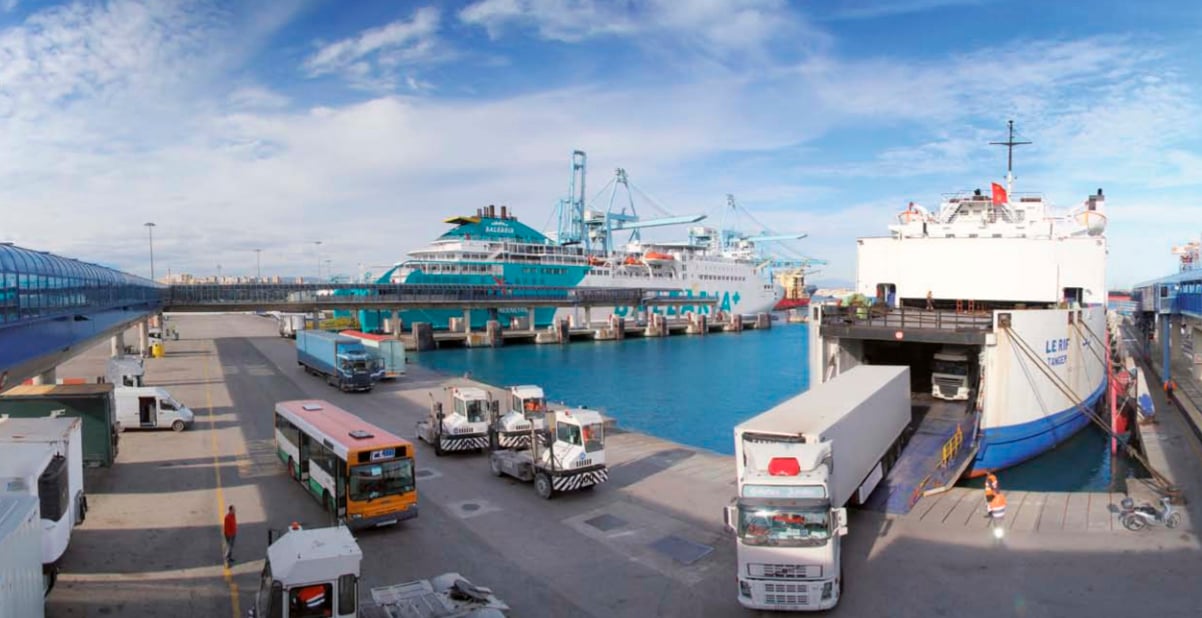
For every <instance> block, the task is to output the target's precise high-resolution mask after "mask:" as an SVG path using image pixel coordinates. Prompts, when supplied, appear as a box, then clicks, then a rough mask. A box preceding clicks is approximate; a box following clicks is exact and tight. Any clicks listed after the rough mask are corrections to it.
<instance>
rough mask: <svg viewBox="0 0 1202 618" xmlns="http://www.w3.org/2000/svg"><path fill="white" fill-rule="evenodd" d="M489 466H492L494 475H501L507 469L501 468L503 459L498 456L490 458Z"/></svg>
mask: <svg viewBox="0 0 1202 618" xmlns="http://www.w3.org/2000/svg"><path fill="white" fill-rule="evenodd" d="M488 467H490V468H492V475H493V476H501V475H502V474H504V473H505V471H504V470H502V469H501V460H500V459H498V458H496V457H489V458H488Z"/></svg>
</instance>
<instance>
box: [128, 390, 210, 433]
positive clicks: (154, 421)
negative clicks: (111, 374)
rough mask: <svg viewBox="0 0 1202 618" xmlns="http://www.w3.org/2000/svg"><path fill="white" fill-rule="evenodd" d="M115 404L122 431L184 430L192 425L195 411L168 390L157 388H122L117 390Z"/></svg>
mask: <svg viewBox="0 0 1202 618" xmlns="http://www.w3.org/2000/svg"><path fill="white" fill-rule="evenodd" d="M113 404H114V407H115V408H116V411H117V425H118V427H119V429H120V430H121V431H125V430H126V429H129V428H140V429H157V428H165V427H170V428H171V429H174V430H175V431H183V430H184V429H185V428H187V427H191V426H192V421H193V418H194V417H193V414H192V410H189V409H188V407H187V406H185V405H184V404H182V403H180V402H178V401H176V400H175V399H173V398H172V397H171V394H170V393H168V392H167V391H165V390H163V389H161V388H158V387H155V386H142V387H136V388H134V387H121V386H118V387H116V388H115V389H114V390H113Z"/></svg>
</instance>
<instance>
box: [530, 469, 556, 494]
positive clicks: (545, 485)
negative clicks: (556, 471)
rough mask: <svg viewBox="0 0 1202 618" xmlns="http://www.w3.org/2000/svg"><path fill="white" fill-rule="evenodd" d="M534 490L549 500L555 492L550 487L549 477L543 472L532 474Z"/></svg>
mask: <svg viewBox="0 0 1202 618" xmlns="http://www.w3.org/2000/svg"><path fill="white" fill-rule="evenodd" d="M534 492H535V493H537V494H538V496H539V497H540V498H542V499H543V500H550V499H551V496H553V495H554V494H555V490H554V489H553V488H552V487H551V477H549V476H547V474H546V473H545V472H539V473H538V474H535V475H534Z"/></svg>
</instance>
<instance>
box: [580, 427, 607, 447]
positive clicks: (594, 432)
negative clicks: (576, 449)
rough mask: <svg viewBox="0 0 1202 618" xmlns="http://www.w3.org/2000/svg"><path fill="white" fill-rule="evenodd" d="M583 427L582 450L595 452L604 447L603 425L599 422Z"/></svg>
mask: <svg viewBox="0 0 1202 618" xmlns="http://www.w3.org/2000/svg"><path fill="white" fill-rule="evenodd" d="M583 429H584V451H585V452H586V453H596V452H597V451H600V450H604V449H605V427H604V426H603V425H602V424H601V423H590V424H588V425H585V426H584V427H583Z"/></svg>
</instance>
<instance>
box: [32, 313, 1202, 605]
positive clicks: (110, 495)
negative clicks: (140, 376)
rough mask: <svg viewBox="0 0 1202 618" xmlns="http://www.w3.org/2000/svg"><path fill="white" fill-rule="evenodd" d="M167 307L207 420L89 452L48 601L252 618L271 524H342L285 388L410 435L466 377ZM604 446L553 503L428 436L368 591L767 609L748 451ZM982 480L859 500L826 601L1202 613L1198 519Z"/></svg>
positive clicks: (1187, 464) (168, 363)
mask: <svg viewBox="0 0 1202 618" xmlns="http://www.w3.org/2000/svg"><path fill="white" fill-rule="evenodd" d="M169 318H170V323H171V325H172V326H174V327H176V328H177V329H178V330H179V332H180V334H181V339H180V340H179V341H170V342H167V355H166V357H165V358H161V359H148V360H147V361H146V366H147V382H148V383H149V384H151V385H158V386H163V387H164V388H167V389H168V390H170V391H171V392H172V394H173V395H174V396H175V397H176V398H177V399H179V400H181V401H182V402H183V403H185V404H186V405H188V406H189V407H191V408H192V409H193V410H194V411H195V412H196V413H197V416H198V418H197V421H198V422H197V425H196V426H195V427H194V428H193V429H191V430H189V431H185V432H183V433H178V434H177V433H173V432H170V431H166V432H161V431H148V432H135V431H127V432H125V433H124V434H122V436H121V445H120V454H119V455H118V457H117V461H116V464H115V465H114V466H113V467H112V468H108V469H96V470H89V471H88V473H87V475H86V489H87V491H88V493H89V501H90V504H91V510H90V512H89V516H88V519H87V521H86V522H84V524H83V525H81V526H80V527H78V528H77V529H76V530H75V532H74V534H73V537H72V541H71V545H70V547H69V548H68V550H67V554H66V555H65V557H64V560H63V564H62V568H63V574H62V576H61V577H60V581H59V585H58V586H57V587H56V588H55V590H54V591H53V592H52V593H51V595H50V597H49V599H48V601H47V615H48V616H50V617H60V616H75V617H82V616H89V617H90V616H108V615H112V616H133V617H141V616H164V615H170V616H176V617H186V616H198V617H199V616H204V617H210V616H232V617H234V618H242V617H243V616H245V613H246V609H247V608H249V607H250V605H251V603H252V600H253V595H254V591H255V589H256V588H257V585H258V579H259V572H260V570H261V569H262V566H263V562H262V558H263V555H264V553H265V549H266V541H267V530H268V529H269V528H277V529H278V528H283V527H285V526H287V525H288V524H289V523H290V522H293V521H298V522H301V523H302V524H304V525H308V526H320V525H327V524H328V523H329V522H328V519H327V517H326V516H325V515H324V514H323V512H322V509H321V508H320V506H319V505H318V504H317V503H316V501H314V500H312V499H311V498H309V497H308V494H306V493H305V492H304V491H303V490H302V489H301V488H300V487H299V486H297V485H296V483H295V482H294V481H292V480H291V479H290V478H288V477H287V476H286V474H285V471H284V469H283V466H282V465H281V464H279V462H278V460H276V459H275V456H274V449H273V446H272V421H271V416H272V409H273V406H274V403H275V402H276V401H281V400H287V399H302V398H320V399H326V400H329V401H331V402H333V403H335V404H336V405H339V406H341V407H344V408H346V409H348V410H351V411H353V412H355V413H356V414H359V415H360V416H362V417H364V418H366V419H367V420H369V421H371V422H373V423H376V424H378V425H380V426H382V427H384V428H385V429H388V430H389V431H393V432H395V433H398V434H400V435H402V436H404V437H407V438H410V439H413V437H414V433H413V428H414V424H415V422H416V421H417V420H418V419H419V418H421V417H422V416H424V415H425V414H426V411H427V406H428V405H429V397H428V395H427V393H428V392H436V391H438V390H440V389H441V388H442V386H444V385H446V384H449V383H451V382H453V381H454V380H456V378H451V377H448V376H444V375H440V374H437V373H434V372H432V371H429V370H426V369H423V368H422V367H421V366H420V361H419V362H418V363H415V364H411V365H409V372H408V374H407V375H406V376H405V377H404V378H402V379H401V380H399V381H397V382H396V383H393V384H387V383H386V384H381V385H380V386H378V387H377V388H376V389H375V390H374V391H373V392H371V393H365V394H345V393H340V392H338V391H336V390H335V389H332V388H330V387H328V386H326V385H325V383H324V382H323V381H322V380H320V379H318V378H316V377H313V376H309V375H307V374H305V373H304V372H303V371H302V370H301V369H300V368H299V367H298V366H297V364H296V356H295V349H294V344H293V342H292V341H290V340H287V339H281V338H280V337H278V336H277V334H276V325H275V322H274V321H273V320H271V319H269V318H264V317H258V316H253V315H187V316H182V315H181V316H169ZM107 352H108V346H107V344H106V345H103V346H97V348H95V349H93V350H90V351H88V352H87V353H85V354H83V355H81V356H80V357H78V358H76V359H74V360H72V361H71V362H69V363H67V364H66V365H64V366H63V367H60V369H59V372H58V375H59V376H60V377H75V376H79V377H88V376H96V375H102V374H103V369H104V361H105V357H106V355H107ZM430 353H434V354H455V353H461V352H460V351H456V350H446V351H438V352H430ZM458 379H459V380H462V378H458ZM681 379H688V378H687V376H682V378H681ZM548 395H549V397H551V398H552V399H554V398H555V394H554V393H549V394H548ZM569 403H570V402H569ZM1177 442H1178V443H1180V444H1179V445H1178V446H1179V448H1176V449H1168V450H1166V456H1167V457H1169V459H1170V461H1171V463H1172V464H1173V465H1172V467H1173V470H1174V473H1175V474H1178V475H1179V477H1178V478H1180V479H1181V481H1180V482H1181V483H1183V484H1184V483H1194V484H1196V483H1197V480H1198V479H1197V477H1198V476H1199V470H1202V466H1199V463H1202V455H1199V454H1197V453H1194V452H1193V451H1190V450H1189V449H1190V448H1192V447H1191V446H1189V445H1188V444H1185V443H1184V442H1185V441H1184V440H1183V439H1182V438H1181V437H1178V438H1177ZM1193 446H1194V447H1196V446H1197V445H1196V444H1194V445H1193ZM606 456H607V460H608V463H609V466H610V469H611V477H610V480H609V482H608V483H606V484H604V485H602V486H600V487H599V488H597V489H596V490H594V491H589V492H580V493H574V494H564V495H560V496H557V497H555V498H554V499H553V500H550V501H544V500H542V499H540V498H538V496H537V495H536V494H535V493H534V491H533V488H531V487H530V486H529V485H526V484H523V483H520V482H518V481H516V480H510V479H497V478H494V477H492V476H491V474H490V473H489V470H488V464H487V459H486V458H485V457H484V456H480V455H463V456H447V457H442V458H436V457H434V455H433V453H432V451H431V449H429V448H428V447H426V446H425V445H419V446H418V450H417V465H418V491H419V495H420V497H419V501H420V508H421V514H420V516H419V517H418V518H416V519H414V520H410V521H407V522H404V523H402V524H400V525H398V526H394V527H391V528H386V529H380V530H372V531H365V532H362V533H360V534H359V535H358V539H359V543H360V545H361V546H362V548H363V551H364V554H365V557H364V563H363V567H362V572H363V577H362V586H361V589H362V590H363V591H366V590H367V589H368V588H370V587H371V586H379V585H386V584H391V583H397V582H401V581H407V580H412V579H416V578H422V577H429V576H431V575H435V574H438V573H442V572H446V571H457V572H459V573H462V574H463V575H465V576H466V577H468V578H469V579H471V580H472V581H473V582H475V583H478V584H481V585H485V586H489V587H491V588H493V589H494V590H495V591H496V592H497V594H498V595H499V596H500V597H501V598H503V599H504V600H505V601H506V602H508V603H509V604H510V605H511V606H512V607H513V612H512V615H513V616H521V617H540V616H548V617H552V616H553V617H560V616H584V617H598V618H601V617H605V618H609V617H632V618H633V617H646V616H688V617H692V616H755V615H759V614H757V613H756V612H748V611H745V610H743V609H742V608H741V607H740V606H739V605H738V603H737V601H736V599H735V584H734V581H735V579H734V575H735V568H736V565H735V553H734V539H733V537H732V536H730V535H729V534H728V533H727V532H725V531H724V530H723V529H722V507H723V506H725V505H726V504H728V503H729V502H730V501H731V499H732V497H733V495H734V463H733V461H732V458H731V457H730V456H727V455H722V454H718V453H713V452H709V451H705V450H702V449H696V448H692V447H687V446H683V445H680V444H675V443H672V442H668V441H665V440H661V439H658V438H655V437H652V436H648V435H644V434H639V433H635V432H623V431H617V432H613V433H611V434H610V435H608V436H607V442H606ZM1191 491H1192V490H1191ZM973 493H974V492H972V491H970V490H953V491H952V492H949V493H948V494H945V495H943V496H942V497H940V499H939V500H937V501H932V502H930V503H927V502H926V501H924V502H923V503H920V505H919V508H918V509H916V510H915V512H912V513H911V514H910V515H907V516H905V517H888V516H885V515H882V514H879V513H873V512H866V511H853V512H852V514H851V521H850V528H851V532H850V534H849V535H848V536H847V537H845V539H844V559H845V566H844V573H845V579H846V583H845V596H844V599H843V600H842V602H841V603H840V605H839V606H838V607H837V608H836V609H835V610H833V611H831V612H829V615H833V616H915V617H918V616H922V617H927V616H963V615H973V616H977V617H981V616H984V617H988V616H1049V617H1050V616H1057V617H1059V616H1074V615H1098V616H1101V615H1128V614H1133V613H1135V612H1140V613H1149V612H1151V613H1154V614H1155V615H1158V616H1195V615H1198V614H1199V613H1202V592H1200V591H1199V588H1198V586H1197V577H1196V575H1195V574H1196V573H1197V572H1199V570H1202V549H1200V547H1199V542H1198V538H1197V535H1196V533H1195V532H1194V531H1193V529H1192V527H1190V528H1185V529H1178V530H1174V531H1168V530H1165V529H1163V528H1161V529H1149V530H1146V531H1144V532H1141V533H1138V534H1135V533H1130V532H1128V531H1125V530H1122V529H1121V527H1116V526H1114V525H1113V523H1111V524H1110V525H1105V526H1104V525H1102V522H1103V521H1104V520H1105V518H1102V517H1100V516H1099V515H1098V510H1099V509H1100V508H1102V506H1103V505H1102V503H1103V502H1106V503H1107V504H1109V503H1111V502H1113V501H1115V497H1114V496H1109V495H1105V497H1104V498H1103V497H1102V495H1099V496H1097V497H1096V498H1095V496H1094V495H1093V494H1034V493H1031V494H1027V495H1024V496H1014V497H1011V504H1015V503H1017V504H1018V508H1017V509H1015V514H1014V515H1013V516H1011V517H1009V518H1008V519H1009V520H1010V521H1009V526H1010V530H1009V531H1008V534H1007V535H1006V537H1005V538H1004V539H1003V540H1002V541H996V540H995V539H994V538H993V537H992V536H991V535H990V534H988V531H987V530H985V528H984V525H983V524H984V519H983V517H976V516H975V515H974V512H978V513H981V514H983V510H981V509H978V508H977V505H975V504H974V502H975V500H977V498H974V497H973V496H972V494H973ZM1082 496H1084V498H1083V497H1082ZM227 504H235V505H236V506H237V511H238V514H239V519H240V522H241V523H240V531H239V535H238V542H237V545H236V548H235V557H236V559H237V562H236V563H235V564H234V566H233V567H232V568H225V567H224V566H223V565H222V562H221V555H222V554H221V551H222V550H221V528H220V523H221V515H222V514H223V512H224V507H225V505H227ZM982 508H983V507H982ZM764 615H765V616H767V615H770V614H764Z"/></svg>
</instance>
